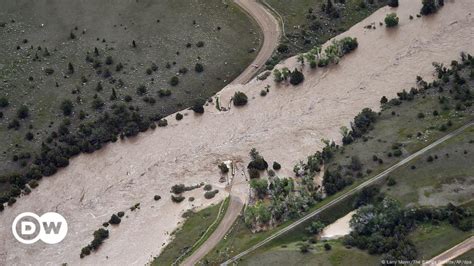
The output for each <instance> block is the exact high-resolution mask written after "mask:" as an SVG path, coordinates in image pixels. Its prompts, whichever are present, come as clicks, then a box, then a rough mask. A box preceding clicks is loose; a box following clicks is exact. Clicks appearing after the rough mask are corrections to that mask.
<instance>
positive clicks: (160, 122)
mask: <svg viewBox="0 0 474 266" xmlns="http://www.w3.org/2000/svg"><path fill="white" fill-rule="evenodd" d="M167 125H168V120H166V119H164V118H163V119H160V120H158V126H159V127H166V126H167Z"/></svg>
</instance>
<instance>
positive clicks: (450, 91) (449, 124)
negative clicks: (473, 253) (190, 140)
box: [205, 54, 474, 264]
mask: <svg viewBox="0 0 474 266" xmlns="http://www.w3.org/2000/svg"><path fill="white" fill-rule="evenodd" d="M434 65H435V68H436V72H437V74H438V78H439V80H436V81H434V82H432V83H427V82H425V81H423V79H422V78H421V77H418V78H417V83H418V86H417V87H416V88H411V89H410V90H409V92H408V91H405V90H404V91H402V92H400V93H398V97H397V98H395V99H391V100H388V99H386V97H384V98H385V99H382V101H381V102H382V110H381V112H379V113H376V112H373V111H372V110H370V109H364V110H362V112H361V113H359V114H358V115H357V116H356V117H355V118H354V121H353V123H351V128H350V129H348V128H342V129H341V133H342V137H343V143H344V145H343V146H339V145H336V144H335V143H334V142H330V141H325V143H326V146H325V147H324V148H323V150H322V151H318V152H316V153H315V154H313V155H311V156H309V157H308V159H307V161H306V162H303V163H300V164H298V165H297V166H295V169H294V170H295V174H296V175H297V176H298V177H300V178H298V179H296V180H297V181H298V182H296V183H295V186H294V187H295V188H296V189H297V190H298V192H299V193H298V195H304V194H305V193H304V191H305V190H306V191H307V189H308V188H309V187H308V185H307V184H312V182H306V180H308V179H309V178H312V177H313V176H314V175H315V174H317V173H319V172H320V171H321V169H322V167H323V166H324V170H325V173H324V177H323V188H324V189H325V190H326V192H331V193H333V194H332V195H331V194H330V193H328V196H327V197H326V198H324V199H322V201H321V199H320V198H319V199H318V198H312V200H313V201H312V203H311V201H307V202H305V201H304V200H297V201H296V202H299V204H297V205H295V206H298V207H300V208H298V207H296V208H295V207H293V206H291V205H289V204H287V205H286V206H288V208H285V209H283V210H284V213H288V212H289V213H291V211H293V212H294V211H296V210H297V211H301V213H297V215H295V216H294V217H289V218H288V219H286V220H283V221H278V220H277V219H276V217H277V216H275V214H276V213H277V212H276V211H278V210H279V208H277V207H275V206H273V205H274V203H273V201H275V199H278V197H268V199H267V198H265V200H264V201H257V204H256V205H254V206H253V207H252V208H250V207H248V208H247V209H249V211H248V213H247V211H246V213H245V214H244V217H245V219H241V220H238V221H237V222H236V224H235V225H234V227H233V228H232V230H231V232H229V234H228V237H227V238H226V239H224V240H222V241H221V242H220V243H219V244H218V246H217V247H216V248H215V249H214V250H213V251H212V252H211V253H210V254H208V256H206V258H205V260H206V261H207V262H209V263H211V264H213V263H219V262H222V261H224V260H226V259H228V258H230V257H232V256H234V255H236V254H238V253H239V252H241V251H243V250H245V249H247V248H249V247H250V246H252V245H254V244H256V243H258V242H259V241H261V240H263V239H265V238H266V237H268V236H269V235H271V234H272V233H274V232H276V231H277V230H279V229H281V228H283V227H285V226H287V225H288V224H290V223H291V221H292V220H294V219H295V218H297V217H300V216H301V215H302V214H304V213H307V212H308V211H311V210H314V209H317V208H319V207H321V206H323V205H325V204H327V203H328V202H329V201H331V200H332V199H334V198H335V197H338V196H339V195H340V194H341V193H344V192H346V191H348V190H349V189H351V188H354V187H355V186H357V185H358V184H360V183H361V182H363V181H364V180H367V179H368V178H371V177H373V176H375V175H376V174H378V173H380V172H382V171H383V170H385V169H387V168H388V167H389V166H391V165H393V164H395V163H396V162H398V161H400V160H402V159H403V158H406V157H407V156H409V155H410V154H412V153H414V152H416V151H418V150H420V149H421V148H423V147H425V146H426V145H428V144H429V143H432V142H433V141H435V140H437V139H439V138H441V137H442V136H444V135H445V134H446V133H447V131H452V130H454V129H456V128H458V127H460V126H462V125H464V124H466V123H467V122H470V121H472V119H473V115H472V103H473V101H474V97H473V92H472V86H473V83H474V80H472V79H471V78H470V77H469V73H470V71H471V69H472V68H474V59H473V58H472V57H471V56H470V55H465V54H462V55H461V62H457V61H453V62H452V63H451V69H448V68H446V67H444V66H442V65H439V64H434ZM433 110H437V113H436V114H434V112H433ZM418 113H423V114H424V117H423V118H419V116H418V115H417V114H418ZM442 125H444V126H445V131H443V129H442V127H441V126H442ZM471 130H472V129H469V130H467V131H466V132H465V133H463V134H462V136H461V135H459V136H458V137H456V138H455V139H457V141H458V142H457V147H452V148H450V149H451V151H450V152H448V153H449V154H450V156H454V155H451V154H452V153H453V151H455V150H458V154H457V155H456V156H457V157H454V159H453V160H452V161H448V160H446V163H448V162H450V163H451V164H452V166H450V167H452V168H454V167H457V168H459V169H458V170H457V171H454V172H453V175H456V174H457V173H460V172H467V173H468V172H469V171H472V170H469V169H472V168H470V167H469V165H470V164H469V163H468V162H467V161H466V160H469V158H470V157H468V156H471V155H470V154H471V153H470V152H471V149H470V148H468V147H467V146H466V145H467V144H466V141H467V139H470V138H472V137H471V135H468V136H465V135H464V134H472V133H469V132H471ZM459 139H461V141H460V142H459ZM450 141H451V140H450ZM452 141H455V140H454V139H452ZM469 143H470V142H469ZM446 145H449V143H446ZM469 145H472V144H469ZM442 146H444V144H443V145H441V146H438V147H437V148H442ZM460 147H464V148H462V150H461V148H460ZM463 150H467V153H464V151H463ZM461 151H462V152H461ZM432 152H433V154H432V157H433V161H432V162H431V163H430V162H427V161H426V157H427V156H428V154H427V155H426V156H424V157H423V158H422V157H419V158H418V159H420V160H421V158H422V160H424V163H426V164H431V165H433V164H434V163H441V161H440V159H438V160H435V159H434V155H436V154H437V153H438V152H437V151H436V150H433V151H432ZM430 153H431V152H430ZM462 156H465V157H464V158H462V159H461V160H459V163H458V164H456V163H455V160H457V159H459V158H461V157H462ZM438 158H441V155H440V154H438ZM407 167H409V171H411V172H404V173H403V177H404V178H401V179H398V176H399V175H397V171H395V172H394V173H392V174H390V178H389V179H387V180H388V181H387V182H389V180H390V179H393V180H394V181H395V184H394V183H393V181H392V182H390V183H391V187H388V186H387V187H388V188H387V187H385V186H383V187H382V191H383V192H384V193H386V194H387V196H389V197H391V196H392V195H394V196H393V197H395V199H397V198H398V197H399V198H401V201H402V202H401V206H409V205H410V204H411V205H413V204H417V202H416V198H413V197H412V199H411V200H410V199H409V198H406V197H405V194H404V193H407V194H408V195H414V194H417V192H416V190H419V189H420V187H417V186H418V185H420V184H423V183H422V182H425V181H424V180H428V173H426V178H425V177H423V178H421V179H420V181H421V182H420V183H419V184H418V183H417V179H416V177H414V176H413V174H414V173H416V171H417V168H416V167H415V168H413V167H412V164H411V163H410V164H408V165H407ZM420 167H421V166H420ZM441 167H442V165H440V168H441ZM440 168H436V169H435V170H434V171H439V172H436V175H435V177H434V178H435V180H436V179H441V178H442V177H443V171H441V170H440ZM452 168H451V169H452ZM422 169H423V168H421V169H420V170H422ZM466 169H467V170H466ZM402 170H403V167H402V168H401V169H400V171H402ZM407 170H408V169H407ZM447 171H449V169H447ZM420 173H421V176H423V175H424V174H423V171H422V172H420ZM444 173H446V172H444ZM437 175H439V177H436V176H437ZM448 176H449V175H448ZM470 176H472V172H471V175H470ZM408 179H410V182H412V183H410V182H407V184H404V182H406V180H408ZM448 179H449V177H448ZM283 180H284V179H283ZM466 180H468V179H466ZM437 182H439V181H435V182H434V185H436V183H437ZM466 184H468V183H466ZM464 186H465V185H464ZM270 187H271V186H269V188H270ZM328 190H329V191H328ZM409 190H412V191H409ZM268 191H272V189H269V190H267V193H269V192H268ZM302 191H303V193H302ZM392 191H393V193H394V194H391V193H392ZM467 191H469V190H467ZM375 192H377V190H373V189H370V188H367V189H364V190H363V191H361V193H359V195H356V196H351V197H349V198H346V199H345V200H344V202H341V203H340V204H337V206H334V207H331V208H330V209H328V210H327V211H325V212H323V213H322V214H320V215H318V216H317V217H316V218H315V219H320V220H321V221H322V222H324V223H326V224H328V223H330V222H333V221H334V220H335V219H337V218H339V217H342V216H343V215H344V214H346V213H347V212H349V211H351V210H352V209H354V208H357V207H358V206H361V205H364V204H367V203H370V202H372V201H373V200H374V199H375V198H376V195H377V193H375ZM398 192H400V193H401V194H400V196H395V195H397V193H398ZM290 194H291V193H290ZM460 194H462V193H460ZM279 195H282V196H283V197H284V195H285V194H284V193H279ZM314 195H317V194H314ZM307 198H308V199H311V197H307ZM269 199H270V200H269ZM303 199H304V198H303ZM413 199H414V200H413ZM457 199H458V201H453V202H454V203H457V204H459V203H462V202H461V201H462V199H463V196H462V195H461V196H459V197H458V198H457ZM464 199H465V198H464ZM451 200H452V199H451V198H450V199H449V201H451ZM308 203H310V204H308ZM446 204H447V203H446V201H444V202H443V201H440V204H434V205H435V206H445V205H446ZM426 205H432V204H429V203H428V204H426ZM268 206H272V207H268ZM301 207H302V208H301ZM264 208H265V209H264ZM268 213H269V214H270V218H267V217H268ZM260 216H261V218H259V217H260ZM266 219H267V220H268V221H269V222H268V223H269V224H270V225H271V226H269V227H262V226H261V225H262V221H265V220H266ZM249 221H252V222H251V223H249ZM313 221H314V220H313ZM313 221H308V222H307V223H305V224H304V225H301V226H298V227H297V228H296V229H294V230H292V231H291V232H289V233H287V234H285V235H284V236H281V237H279V238H277V239H275V240H273V241H272V242H271V243H269V244H268V245H266V246H265V247H263V248H261V249H259V250H257V251H256V252H254V253H253V254H252V261H253V257H255V256H257V257H258V256H265V257H267V254H265V253H266V251H268V250H270V249H272V248H275V247H277V246H279V245H283V244H284V245H287V244H291V243H293V242H295V241H301V240H302V239H303V238H306V240H307V238H308V236H307V235H306V234H307V233H306V230H305V228H307V227H308V226H309V225H310V224H311V222H313ZM462 224H464V225H465V223H464V222H463V223H462ZM253 225H257V227H256V228H265V229H266V230H265V231H259V232H257V233H253V232H252V231H258V230H255V227H253ZM459 225H461V224H459ZM464 225H461V227H463V226H464ZM420 228H422V227H420ZM451 228H453V227H452V226H451ZM455 230H458V231H461V230H459V229H455ZM416 232H417V231H416V230H415V231H414V232H413V234H415V233H416ZM465 234H467V233H466V232H464V233H460V234H457V235H458V236H464V237H465ZM414 238H415V239H413V240H411V241H412V242H413V243H417V239H416V237H414ZM306 240H305V241H306ZM457 240H459V239H457ZM307 244H308V243H307ZM309 245H310V247H311V244H309ZM417 248H418V247H417ZM305 249H306V248H305ZM310 250H311V249H309V251H310ZM269 252H271V251H269ZM420 252H421V253H420V254H423V251H420ZM308 253H310V252H308ZM308 253H307V254H308Z"/></svg>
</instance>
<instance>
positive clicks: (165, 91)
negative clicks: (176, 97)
mask: <svg viewBox="0 0 474 266" xmlns="http://www.w3.org/2000/svg"><path fill="white" fill-rule="evenodd" d="M170 95H171V90H168V89H160V90H159V91H158V96H160V97H167V96H170Z"/></svg>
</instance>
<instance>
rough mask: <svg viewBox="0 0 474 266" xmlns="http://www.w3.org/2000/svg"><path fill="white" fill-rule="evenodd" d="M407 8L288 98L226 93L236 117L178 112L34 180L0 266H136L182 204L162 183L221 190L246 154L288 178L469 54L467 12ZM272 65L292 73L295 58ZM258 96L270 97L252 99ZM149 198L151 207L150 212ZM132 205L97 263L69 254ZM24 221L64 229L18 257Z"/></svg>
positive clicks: (1, 234) (471, 7) (464, 3)
mask: <svg viewBox="0 0 474 266" xmlns="http://www.w3.org/2000/svg"><path fill="white" fill-rule="evenodd" d="M419 9H420V2H419V1H412V0H401V1H400V7H399V8H398V9H392V8H388V7H386V8H382V9H380V10H378V11H377V12H375V13H374V14H373V15H372V16H370V17H369V18H367V19H365V20H364V21H362V22H361V23H359V24H357V25H355V26H354V27H353V28H351V29H350V30H349V31H348V32H346V33H344V34H342V36H352V37H357V39H358V41H359V48H358V49H357V50H356V51H355V52H353V53H352V54H350V55H347V56H346V57H344V58H343V59H342V60H341V62H340V63H339V64H338V65H336V66H332V67H329V68H328V69H325V70H321V69H318V70H316V71H312V70H310V69H309V67H306V68H305V69H304V73H305V76H306V79H305V82H304V83H303V84H302V85H300V86H298V87H293V86H286V85H285V84H280V85H276V84H275V83H274V82H273V81H272V78H271V77H269V78H268V79H267V80H265V81H257V80H255V79H254V80H252V81H251V82H250V83H248V84H246V85H230V86H227V87H226V88H224V89H223V90H222V91H221V92H220V93H219V97H220V102H221V103H227V102H228V101H229V99H230V97H231V95H233V93H234V92H235V91H236V90H240V91H243V92H245V93H246V94H247V95H248V96H249V103H248V105H247V106H245V107H242V108H232V109H231V110H230V111H228V112H220V111H217V109H216V108H215V106H213V105H212V104H211V105H209V106H208V107H206V112H205V114H204V115H203V116H198V115H194V114H193V113H192V111H184V112H182V113H185V114H187V115H186V116H185V117H184V119H183V120H181V121H180V122H177V121H175V119H174V118H171V117H170V118H169V119H168V120H169V122H170V123H169V126H168V127H166V128H159V129H156V130H155V131H150V132H147V133H144V134H142V135H140V136H139V137H137V138H134V139H130V140H125V141H121V142H119V143H116V144H111V145H108V146H107V147H106V148H104V149H103V150H101V151H99V152H96V153H94V154H89V155H81V156H78V157H77V158H75V159H73V160H72V161H71V165H70V166H69V167H68V168H67V169H64V170H62V171H60V172H59V173H57V174H56V175H54V176H52V177H49V178H45V179H44V180H42V182H41V184H40V187H38V189H36V191H34V192H33V193H32V194H31V195H29V196H26V197H24V198H22V199H21V200H19V201H18V202H17V203H16V204H15V205H13V207H12V208H7V209H6V210H5V211H4V212H3V213H2V214H0V226H1V227H0V247H1V249H0V250H2V254H0V264H41V265H44V264H48V263H55V264H57V263H62V262H67V263H69V264H79V263H81V264H127V265H132V264H144V263H146V262H147V261H149V260H150V258H151V256H156V255H157V254H158V253H159V251H160V250H161V247H162V245H163V243H165V242H166V241H167V240H168V239H169V234H168V233H167V232H171V231H172V230H174V229H175V228H176V227H177V224H178V222H179V221H181V220H182V218H181V217H180V215H181V214H182V213H183V211H184V210H185V209H187V208H189V207H190V205H191V203H189V202H188V201H185V202H183V203H181V204H175V203H172V202H171V200H170V199H169V189H170V187H171V186H172V185H173V184H175V183H185V184H187V185H191V184H196V183H199V182H209V183H211V184H213V186H216V187H221V188H222V187H223V185H221V184H220V183H218V180H219V177H220V174H219V169H218V167H217V164H218V163H219V162H220V161H222V160H229V159H232V160H235V161H243V162H244V164H245V162H248V160H249V158H248V152H249V151H250V149H251V148H252V147H255V148H257V150H258V151H259V152H260V153H261V154H262V155H263V156H264V157H265V159H266V160H267V161H278V162H280V163H281V164H282V166H283V168H282V170H280V171H279V173H278V174H279V175H281V176H285V175H290V174H291V170H292V168H293V165H294V164H295V163H296V162H297V161H299V160H301V159H304V158H305V157H306V156H307V155H308V154H311V153H313V152H315V151H316V150H318V149H319V148H321V146H322V144H321V142H320V139H321V138H328V139H335V140H339V139H340V134H339V127H340V126H341V125H348V124H349V121H350V120H351V119H352V118H353V117H354V115H356V114H357V113H358V112H359V111H360V110H361V109H362V108H364V107H371V108H375V109H377V108H378V106H379V100H380V98H381V97H382V96H384V95H385V96H387V97H389V98H390V97H393V96H395V95H396V92H398V91H400V90H401V89H403V88H406V89H409V88H410V87H412V86H414V85H415V80H414V77H415V76H416V75H420V76H423V77H424V78H425V80H431V79H432V75H433V67H432V66H431V63H432V62H433V61H437V62H443V63H445V64H449V62H450V61H451V60H452V59H453V58H458V55H459V52H461V51H466V52H469V53H471V54H472V53H474V44H473V42H472V36H473V35H474V27H472V25H473V23H474V19H473V17H472V15H471V13H473V12H474V4H473V3H472V1H470V0H457V1H455V2H454V1H448V2H447V3H446V5H445V7H443V9H442V10H440V11H439V12H438V13H437V14H435V15H433V16H430V17H422V18H416V16H415V19H413V20H409V19H408V17H409V15H416V14H417V13H418V11H419ZM393 11H396V12H397V13H398V16H399V17H400V25H399V26H398V27H397V28H395V29H390V30H387V29H385V28H384V27H377V29H376V30H367V29H364V26H365V25H367V24H370V23H372V22H375V23H378V22H379V21H383V18H384V17H385V14H387V13H389V12H393ZM342 36H339V37H337V38H340V37H342ZM283 64H284V65H285V66H288V67H289V68H290V69H293V68H295V67H300V65H299V63H297V62H296V58H290V59H288V60H286V61H285V62H284V63H283ZM267 85H269V86H270V93H269V94H268V95H267V96H266V97H261V96H259V93H260V90H261V89H263V88H264V87H265V86H267ZM201 193H202V191H200V190H199V191H198V190H194V191H192V192H190V193H189V195H191V194H193V195H192V196H195V197H196V201H195V202H194V204H195V205H204V206H208V205H209V204H210V203H211V202H216V201H218V200H221V199H223V197H224V196H225V194H226V193H218V195H217V198H216V199H214V200H205V199H204V198H203V197H202V196H201ZM155 194H160V195H162V197H163V199H162V200H161V201H158V202H154V201H153V195H155ZM185 196H188V194H187V193H185ZM136 202H141V206H142V208H141V209H140V210H139V211H136V212H133V213H129V214H128V215H129V217H128V218H125V219H124V221H123V222H122V223H121V224H120V225H119V226H118V227H117V228H112V229H111V237H110V238H109V239H108V240H106V242H105V243H104V244H103V246H102V247H101V248H100V250H99V251H98V252H97V253H94V254H91V255H90V256H88V257H86V258H85V259H83V260H80V259H79V253H80V249H81V247H83V246H85V245H86V244H87V243H88V242H90V241H91V239H92V236H91V234H92V232H93V231H94V230H96V229H97V228H99V227H100V225H101V224H102V222H104V220H106V219H107V218H108V217H109V216H110V215H111V214H112V213H113V212H117V211H119V210H123V209H126V208H128V207H130V206H131V205H133V204H134V203H136ZM31 210H34V211H35V212H38V213H42V212H46V211H57V212H59V213H61V214H63V215H64V216H65V217H66V219H67V221H68V223H69V233H68V236H67V237H66V239H65V240H64V241H63V242H61V243H60V244H57V245H46V244H41V243H37V244H34V245H32V246H28V247H25V246H24V245H23V244H20V243H18V242H17V241H16V240H14V238H13V236H12V234H11V232H10V224H11V222H12V221H13V219H14V217H15V216H16V215H17V214H19V213H21V212H24V211H31ZM25 250H26V252H25ZM130 254H133V255H130Z"/></svg>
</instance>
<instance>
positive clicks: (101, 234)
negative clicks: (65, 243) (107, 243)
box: [80, 228, 109, 259]
mask: <svg viewBox="0 0 474 266" xmlns="http://www.w3.org/2000/svg"><path fill="white" fill-rule="evenodd" d="M93 236H94V239H93V240H92V242H91V243H90V244H89V245H87V246H85V247H83V248H82V250H81V254H80V257H81V259H82V258H84V257H85V256H88V255H90V254H91V251H97V250H98V249H99V247H100V246H101V245H102V243H103V242H104V240H105V239H107V238H109V230H106V229H103V228H100V229H98V230H96V231H94V234H93Z"/></svg>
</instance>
